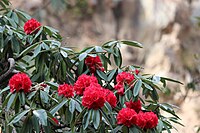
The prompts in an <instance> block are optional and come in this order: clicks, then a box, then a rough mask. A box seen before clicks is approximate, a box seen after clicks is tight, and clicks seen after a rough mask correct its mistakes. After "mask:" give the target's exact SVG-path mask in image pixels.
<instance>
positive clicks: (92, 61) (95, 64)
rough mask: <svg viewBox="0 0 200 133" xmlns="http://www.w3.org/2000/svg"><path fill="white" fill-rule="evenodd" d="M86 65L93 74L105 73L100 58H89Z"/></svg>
mask: <svg viewBox="0 0 200 133" xmlns="http://www.w3.org/2000/svg"><path fill="white" fill-rule="evenodd" d="M85 64H86V65H87V66H88V67H89V70H90V72H91V73H94V72H95V71H96V70H100V71H104V68H103V64H102V62H101V59H100V58H99V56H96V57H92V56H88V57H87V58H86V59H85Z"/></svg>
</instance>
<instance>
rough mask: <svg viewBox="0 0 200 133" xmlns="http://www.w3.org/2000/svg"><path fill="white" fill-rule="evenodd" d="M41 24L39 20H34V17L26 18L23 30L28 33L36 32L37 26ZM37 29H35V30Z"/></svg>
mask: <svg viewBox="0 0 200 133" xmlns="http://www.w3.org/2000/svg"><path fill="white" fill-rule="evenodd" d="M40 26H41V24H40V22H38V21H37V20H35V19H34V18H32V19H30V20H28V21H27V22H26V23H25V24H24V32H25V33H26V34H27V35H29V34H32V33H33V32H38V31H39V28H38V27H40ZM36 29H37V30H36Z"/></svg>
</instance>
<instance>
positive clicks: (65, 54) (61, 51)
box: [60, 50, 68, 58]
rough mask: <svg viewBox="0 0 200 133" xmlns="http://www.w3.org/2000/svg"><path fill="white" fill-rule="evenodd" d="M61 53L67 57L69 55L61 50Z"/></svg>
mask: <svg viewBox="0 0 200 133" xmlns="http://www.w3.org/2000/svg"><path fill="white" fill-rule="evenodd" d="M60 53H61V54H62V56H63V57H64V58H67V57H68V54H67V52H65V51H63V50H61V51H60Z"/></svg>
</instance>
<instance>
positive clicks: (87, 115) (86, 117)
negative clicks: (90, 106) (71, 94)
mask: <svg viewBox="0 0 200 133" xmlns="http://www.w3.org/2000/svg"><path fill="white" fill-rule="evenodd" d="M91 115H92V110H89V111H88V113H85V115H84V117H83V128H84V129H86V128H87V127H88V125H89V123H90V118H91Z"/></svg>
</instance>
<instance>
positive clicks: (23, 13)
mask: <svg viewBox="0 0 200 133" xmlns="http://www.w3.org/2000/svg"><path fill="white" fill-rule="evenodd" d="M15 11H16V12H18V13H20V14H21V15H22V16H24V18H26V19H27V20H29V19H31V16H29V15H28V14H27V13H25V12H23V11H20V10H18V9H15Z"/></svg>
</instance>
